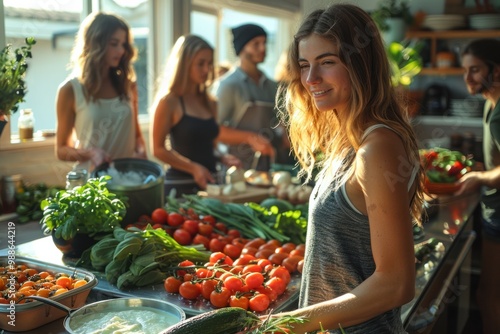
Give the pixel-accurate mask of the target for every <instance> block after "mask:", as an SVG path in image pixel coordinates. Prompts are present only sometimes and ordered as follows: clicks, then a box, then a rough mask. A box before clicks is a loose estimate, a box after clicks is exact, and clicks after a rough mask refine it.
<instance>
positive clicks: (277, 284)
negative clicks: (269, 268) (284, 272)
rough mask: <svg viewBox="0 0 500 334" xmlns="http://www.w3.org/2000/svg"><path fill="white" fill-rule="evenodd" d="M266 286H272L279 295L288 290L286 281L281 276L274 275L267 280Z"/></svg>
mask: <svg viewBox="0 0 500 334" xmlns="http://www.w3.org/2000/svg"><path fill="white" fill-rule="evenodd" d="M266 286H268V287H270V288H271V289H273V290H274V291H276V293H277V294H278V296H280V295H282V294H283V292H285V290H286V283H285V282H284V281H283V280H282V279H281V278H279V277H273V278H271V279H270V280H268V281H267V282H266Z"/></svg>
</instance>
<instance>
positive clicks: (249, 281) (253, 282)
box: [245, 273, 264, 289]
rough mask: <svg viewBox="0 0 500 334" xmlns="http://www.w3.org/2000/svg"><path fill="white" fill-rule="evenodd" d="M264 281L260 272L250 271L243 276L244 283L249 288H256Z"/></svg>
mask: <svg viewBox="0 0 500 334" xmlns="http://www.w3.org/2000/svg"><path fill="white" fill-rule="evenodd" d="M262 283H264V275H262V274H261V273H250V274H248V275H247V276H246V277H245V284H246V285H248V287H249V288H250V289H256V288H258V287H259V286H261V285H262Z"/></svg>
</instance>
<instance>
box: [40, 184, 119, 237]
mask: <svg viewBox="0 0 500 334" xmlns="http://www.w3.org/2000/svg"><path fill="white" fill-rule="evenodd" d="M110 179H111V177H110V176H108V175H105V176H101V177H100V178H91V179H89V180H88V181H87V183H85V184H84V185H83V186H78V187H75V188H73V189H71V190H60V191H58V192H57V193H56V194H55V195H54V196H53V197H48V198H46V199H44V200H43V201H42V202H41V204H40V207H41V208H42V210H43V218H42V220H41V221H40V224H41V225H42V226H43V228H44V231H45V232H46V233H50V232H52V231H55V233H54V234H55V237H56V238H63V239H65V240H69V239H72V238H73V237H74V236H75V235H76V234H77V233H84V234H87V235H89V236H90V237H93V236H95V235H96V234H98V233H111V232H112V231H113V229H114V228H115V227H116V226H119V225H120V222H121V221H122V219H123V217H124V216H125V214H126V212H127V209H126V207H125V203H124V202H123V201H122V200H121V199H120V198H118V196H117V195H116V194H114V193H112V192H110V191H109V190H108V188H106V184H107V182H108V181H109V180H110Z"/></svg>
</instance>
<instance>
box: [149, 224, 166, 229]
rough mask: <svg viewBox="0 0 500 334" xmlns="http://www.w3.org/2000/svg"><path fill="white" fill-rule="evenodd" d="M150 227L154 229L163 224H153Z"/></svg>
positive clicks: (161, 226)
mask: <svg viewBox="0 0 500 334" xmlns="http://www.w3.org/2000/svg"><path fill="white" fill-rule="evenodd" d="M151 227H152V228H154V229H155V230H156V229H157V228H163V224H154V225H153V226H151Z"/></svg>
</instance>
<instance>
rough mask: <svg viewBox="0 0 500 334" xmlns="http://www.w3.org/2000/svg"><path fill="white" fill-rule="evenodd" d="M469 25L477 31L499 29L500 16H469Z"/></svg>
mask: <svg viewBox="0 0 500 334" xmlns="http://www.w3.org/2000/svg"><path fill="white" fill-rule="evenodd" d="M469 25H470V27H471V28H472V29H477V30H487V29H498V28H500V14H476V15H469Z"/></svg>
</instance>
